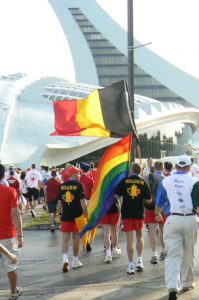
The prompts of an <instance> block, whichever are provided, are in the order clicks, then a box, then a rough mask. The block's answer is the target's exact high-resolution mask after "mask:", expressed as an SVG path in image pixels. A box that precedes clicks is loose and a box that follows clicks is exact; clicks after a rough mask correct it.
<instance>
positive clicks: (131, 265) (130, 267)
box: [126, 263, 135, 275]
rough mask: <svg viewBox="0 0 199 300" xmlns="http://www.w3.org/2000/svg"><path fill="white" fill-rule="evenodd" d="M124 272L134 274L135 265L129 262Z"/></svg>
mask: <svg viewBox="0 0 199 300" xmlns="http://www.w3.org/2000/svg"><path fill="white" fill-rule="evenodd" d="M126 272H127V273H128V274H130V275H133V274H135V267H134V264H133V263H129V265H128V268H127V270H126Z"/></svg>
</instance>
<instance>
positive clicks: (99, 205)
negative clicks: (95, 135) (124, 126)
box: [80, 134, 132, 238]
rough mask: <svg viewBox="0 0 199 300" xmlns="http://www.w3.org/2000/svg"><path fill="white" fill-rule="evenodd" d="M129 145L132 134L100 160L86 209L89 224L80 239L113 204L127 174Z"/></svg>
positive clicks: (112, 147) (115, 145)
mask: <svg viewBox="0 0 199 300" xmlns="http://www.w3.org/2000/svg"><path fill="white" fill-rule="evenodd" d="M131 144H132V134H128V135H127V136H126V137H124V138H123V139H121V140H120V141H119V142H117V143H115V144H114V145H112V146H111V147H110V148H109V149H108V150H107V151H106V152H105V153H104V155H103V157H102V158H101V160H100V162H99V166H98V169H97V174H96V177H95V184H94V188H93V192H92V195H91V200H90V203H89V207H88V218H89V222H88V224H87V225H86V226H85V227H84V228H83V230H82V231H81V233H80V238H82V237H83V235H84V234H85V233H86V232H87V231H89V230H91V229H93V228H94V227H95V226H96V225H97V224H98V223H99V221H100V219H101V218H102V217H103V216H104V215H105V214H106V213H107V211H108V210H109V208H110V207H111V205H112V204H113V202H114V200H115V198H114V193H115V190H116V187H117V185H118V183H119V182H120V181H121V180H122V179H123V178H125V177H127V176H128V174H129V165H130V156H131Z"/></svg>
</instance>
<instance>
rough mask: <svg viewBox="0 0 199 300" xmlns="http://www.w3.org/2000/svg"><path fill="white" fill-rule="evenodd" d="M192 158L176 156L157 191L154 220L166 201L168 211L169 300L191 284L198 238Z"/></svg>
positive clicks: (198, 193)
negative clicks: (174, 170) (191, 173)
mask: <svg viewBox="0 0 199 300" xmlns="http://www.w3.org/2000/svg"><path fill="white" fill-rule="evenodd" d="M190 166H191V159H190V157H189V156H187V155H181V156H179V157H177V159H176V161H175V169H176V172H174V173H173V174H171V175H170V176H168V177H165V178H164V179H163V181H162V182H161V183H160V186H159V187H158V191H157V195H156V220H159V219H160V218H161V211H162V208H163V207H164V206H165V205H166V208H165V212H166V214H167V215H168V218H167V220H166V223H165V225H164V242H165V248H166V251H167V257H166V259H165V281H166V286H167V288H168V291H169V298H168V299H169V300H175V299H177V298H178V292H179V290H181V289H182V291H183V292H185V291H188V290H190V289H192V288H194V285H195V283H194V246H195V244H196V240H197V232H198V224H197V213H198V212H199V181H198V180H197V179H196V178H195V177H192V176H190V174H189V171H190Z"/></svg>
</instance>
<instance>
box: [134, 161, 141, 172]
mask: <svg viewBox="0 0 199 300" xmlns="http://www.w3.org/2000/svg"><path fill="white" fill-rule="evenodd" d="M141 171H142V167H141V165H140V164H138V163H132V172H133V173H134V174H140V173H141Z"/></svg>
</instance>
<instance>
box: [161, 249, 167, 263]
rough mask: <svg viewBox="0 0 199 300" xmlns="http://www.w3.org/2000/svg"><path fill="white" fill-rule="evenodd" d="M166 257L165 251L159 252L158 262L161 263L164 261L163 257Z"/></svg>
mask: <svg viewBox="0 0 199 300" xmlns="http://www.w3.org/2000/svg"><path fill="white" fill-rule="evenodd" d="M166 256H167V254H166V252H165V251H161V252H160V257H159V260H161V261H163V260H165V257H166Z"/></svg>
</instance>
